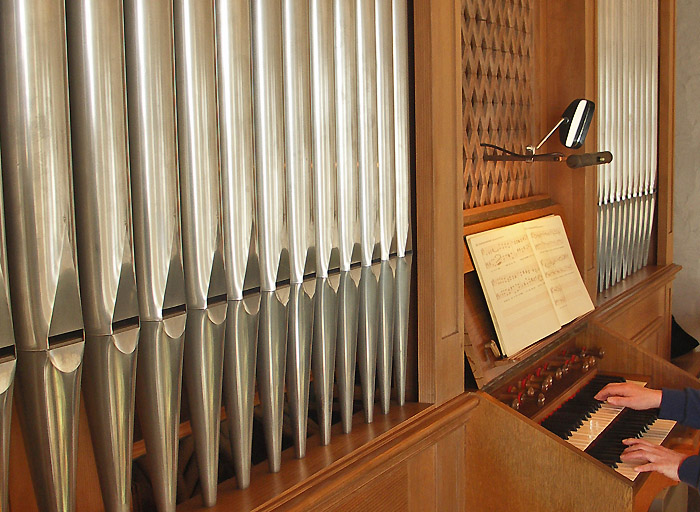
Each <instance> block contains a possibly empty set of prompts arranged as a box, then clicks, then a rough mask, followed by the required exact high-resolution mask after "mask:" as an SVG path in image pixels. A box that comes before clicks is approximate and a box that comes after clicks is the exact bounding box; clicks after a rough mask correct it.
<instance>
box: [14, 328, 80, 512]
mask: <svg viewBox="0 0 700 512" xmlns="http://www.w3.org/2000/svg"><path fill="white" fill-rule="evenodd" d="M84 345H85V344H84V343H83V342H82V341H80V342H77V343H70V344H68V345H64V346H60V347H56V348H53V349H51V350H40V351H20V352H19V353H18V357H17V386H18V392H17V398H18V402H19V403H20V405H21V406H22V414H20V421H21V423H20V425H21V427H22V433H23V435H24V443H25V447H26V450H27V460H28V462H29V469H30V471H31V474H32V481H33V483H34V494H35V495H36V499H37V504H38V506H39V510H41V511H42V512H43V511H47V512H50V511H69V510H75V493H76V460H77V454H78V411H79V401H80V377H81V372H82V365H81V361H82V358H83V348H84Z"/></svg>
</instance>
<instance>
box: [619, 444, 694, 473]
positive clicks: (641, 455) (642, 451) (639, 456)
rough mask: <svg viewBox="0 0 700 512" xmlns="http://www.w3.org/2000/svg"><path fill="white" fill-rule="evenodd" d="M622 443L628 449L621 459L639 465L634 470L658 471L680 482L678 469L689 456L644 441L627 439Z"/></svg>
mask: <svg viewBox="0 0 700 512" xmlns="http://www.w3.org/2000/svg"><path fill="white" fill-rule="evenodd" d="M622 442H623V443H624V444H626V445H627V448H625V450H624V451H623V452H622V455H621V456H620V458H621V459H622V461H623V462H626V463H637V464H639V465H638V466H636V467H635V468H634V469H635V470H636V471H639V472H644V471H657V472H659V473H661V474H662V475H665V476H667V477H668V478H670V479H671V480H675V481H678V480H679V478H678V468H679V467H680V465H681V463H682V462H683V461H684V460H685V459H686V458H687V457H688V455H685V454H683V453H678V452H675V451H673V450H670V449H668V448H665V447H663V446H658V445H656V444H653V443H650V442H648V441H645V440H643V439H625V440H624V441H622Z"/></svg>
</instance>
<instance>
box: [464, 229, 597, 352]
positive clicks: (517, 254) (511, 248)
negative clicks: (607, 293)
mask: <svg viewBox="0 0 700 512" xmlns="http://www.w3.org/2000/svg"><path fill="white" fill-rule="evenodd" d="M466 241H467V245H468V247H469V250H470V252H471V254H472V260H473V262H474V267H475V268H476V271H477V274H478V276H479V280H480V282H481V285H482V288H483V289H484V297H485V298H486V302H487V304H488V306H489V311H490V313H491V318H492V319H493V322H494V327H495V329H496V334H497V335H498V339H499V341H500V343H501V349H502V351H503V353H504V354H505V355H512V354H514V353H515V352H518V351H520V350H522V349H523V348H526V347H527V346H529V345H531V344H532V343H534V342H536V341H538V340H540V339H542V338H544V337H545V336H547V335H549V334H551V333H553V332H555V331H556V330H558V329H559V328H560V327H561V326H562V325H564V324H565V323H568V322H570V321H571V320H573V319H575V318H576V317H578V316H580V315H582V314H584V313H586V312H588V311H590V310H592V309H593V303H592V302H591V299H590V297H589V295H588V292H587V291H586V288H585V286H584V285H583V281H582V280H581V276H580V274H579V273H578V269H577V267H576V262H575V261H574V257H573V254H572V253H571V248H570V247H569V241H568V239H567V237H566V232H565V230H564V225H563V223H562V222H561V219H560V218H559V217H558V216H551V217H543V218H539V219H535V220H532V221H527V222H522V223H518V224H513V225H510V226H506V227H503V228H498V229H494V230H490V231H484V232H481V233H476V234H474V235H469V236H467V237H466Z"/></svg>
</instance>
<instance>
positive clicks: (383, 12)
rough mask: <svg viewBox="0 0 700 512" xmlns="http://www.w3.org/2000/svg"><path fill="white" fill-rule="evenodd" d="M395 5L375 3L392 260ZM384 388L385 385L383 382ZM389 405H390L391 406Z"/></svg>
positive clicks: (383, 249)
mask: <svg viewBox="0 0 700 512" xmlns="http://www.w3.org/2000/svg"><path fill="white" fill-rule="evenodd" d="M391 7H392V2H389V1H387V0H375V2H374V9H375V30H376V52H377V148H378V151H379V153H378V156H379V189H378V190H379V193H378V200H379V247H380V256H381V258H382V260H388V259H389V254H390V252H391V242H392V240H393V239H394V237H395V235H396V168H395V163H394V149H395V148H394V60H393V36H392V32H393V30H392V24H393V23H392V9H391ZM380 384H381V382H380ZM387 403H388V402H387Z"/></svg>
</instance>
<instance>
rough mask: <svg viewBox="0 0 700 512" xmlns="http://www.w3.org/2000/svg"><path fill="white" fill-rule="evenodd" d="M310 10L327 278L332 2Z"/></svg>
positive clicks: (332, 179) (319, 244)
mask: <svg viewBox="0 0 700 512" xmlns="http://www.w3.org/2000/svg"><path fill="white" fill-rule="evenodd" d="M310 13H311V14H310V24H311V100H312V101H311V106H312V109H311V111H312V113H313V123H312V129H313V154H314V158H313V161H314V168H313V170H314V195H313V197H314V221H315V228H316V237H315V242H316V277H317V278H318V277H321V278H325V277H328V268H329V265H330V258H331V249H332V248H333V243H334V238H335V236H334V231H335V229H336V228H335V223H336V220H335V217H336V213H335V212H336V201H335V194H336V169H335V163H336V150H335V84H334V82H335V76H334V62H333V57H334V55H333V44H334V40H333V3H332V2H329V1H328V0H311V1H310ZM336 243H337V242H336Z"/></svg>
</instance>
